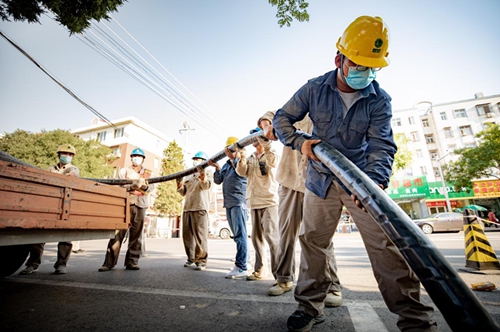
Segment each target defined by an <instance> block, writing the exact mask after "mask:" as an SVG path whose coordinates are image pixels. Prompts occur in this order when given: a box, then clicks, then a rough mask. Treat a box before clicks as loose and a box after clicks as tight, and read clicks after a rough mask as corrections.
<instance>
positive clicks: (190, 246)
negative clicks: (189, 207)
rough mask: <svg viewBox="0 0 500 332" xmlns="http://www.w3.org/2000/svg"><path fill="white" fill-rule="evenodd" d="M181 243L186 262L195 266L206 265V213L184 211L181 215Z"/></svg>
mask: <svg viewBox="0 0 500 332" xmlns="http://www.w3.org/2000/svg"><path fill="white" fill-rule="evenodd" d="M182 241H183V242H184V250H185V251H186V255H187V260H188V262H192V263H196V265H207V258H208V213H207V211H205V210H203V211H185V212H183V213H182Z"/></svg>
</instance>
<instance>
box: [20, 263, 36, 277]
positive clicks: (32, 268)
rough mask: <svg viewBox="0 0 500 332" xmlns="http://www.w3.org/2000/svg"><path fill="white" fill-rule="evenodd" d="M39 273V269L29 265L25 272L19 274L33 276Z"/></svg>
mask: <svg viewBox="0 0 500 332" xmlns="http://www.w3.org/2000/svg"><path fill="white" fill-rule="evenodd" d="M37 271H38V267H34V266H33V265H28V266H26V268H25V269H24V270H22V271H21V272H19V274H21V275H26V274H32V273H36V272H37Z"/></svg>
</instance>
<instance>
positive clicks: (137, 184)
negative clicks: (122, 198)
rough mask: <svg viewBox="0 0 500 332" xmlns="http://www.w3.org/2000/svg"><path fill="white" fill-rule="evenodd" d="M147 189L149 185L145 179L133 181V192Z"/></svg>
mask: <svg viewBox="0 0 500 332" xmlns="http://www.w3.org/2000/svg"><path fill="white" fill-rule="evenodd" d="M147 187H148V185H147V183H146V180H144V179H143V178H140V179H137V180H134V181H132V185H131V186H130V188H132V189H133V190H139V189H145V188H147Z"/></svg>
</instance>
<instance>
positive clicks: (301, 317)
mask: <svg viewBox="0 0 500 332" xmlns="http://www.w3.org/2000/svg"><path fill="white" fill-rule="evenodd" d="M324 321H325V315H319V316H318V317H313V316H311V315H309V314H308V313H306V312H305V311H302V310H296V311H295V312H294V313H293V314H292V315H291V316H290V317H288V321H287V323H286V326H287V327H288V331H310V330H311V328H312V327H313V325H314V324H319V323H323V322H324Z"/></svg>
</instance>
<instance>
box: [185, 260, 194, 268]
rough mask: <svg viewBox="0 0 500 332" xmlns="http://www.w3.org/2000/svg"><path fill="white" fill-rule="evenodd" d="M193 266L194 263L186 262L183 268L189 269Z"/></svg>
mask: <svg viewBox="0 0 500 332" xmlns="http://www.w3.org/2000/svg"><path fill="white" fill-rule="evenodd" d="M193 265H194V262H190V261H187V262H186V263H184V267H190V266H193Z"/></svg>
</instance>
